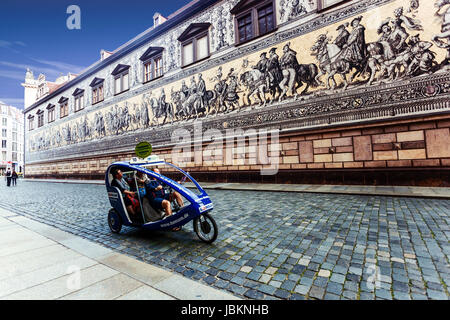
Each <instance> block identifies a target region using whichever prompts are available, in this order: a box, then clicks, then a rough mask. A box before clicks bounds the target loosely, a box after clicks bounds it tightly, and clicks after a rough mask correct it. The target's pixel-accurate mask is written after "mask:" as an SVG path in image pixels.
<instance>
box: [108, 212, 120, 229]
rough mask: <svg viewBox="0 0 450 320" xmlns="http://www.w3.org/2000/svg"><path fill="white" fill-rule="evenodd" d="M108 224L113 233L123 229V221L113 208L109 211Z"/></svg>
mask: <svg viewBox="0 0 450 320" xmlns="http://www.w3.org/2000/svg"><path fill="white" fill-rule="evenodd" d="M108 225H109V229H111V232H113V233H119V232H120V230H121V229H122V221H121V220H120V216H119V214H118V213H117V211H116V210H114V209H111V210H109V212H108Z"/></svg>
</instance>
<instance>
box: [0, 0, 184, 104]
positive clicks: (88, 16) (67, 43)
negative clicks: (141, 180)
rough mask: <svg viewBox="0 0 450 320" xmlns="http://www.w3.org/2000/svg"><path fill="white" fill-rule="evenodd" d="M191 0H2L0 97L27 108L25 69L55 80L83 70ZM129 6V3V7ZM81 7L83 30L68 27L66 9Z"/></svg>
mask: <svg viewBox="0 0 450 320" xmlns="http://www.w3.org/2000/svg"><path fill="white" fill-rule="evenodd" d="M189 2H190V1H189V0H164V1H149V0H126V1H123V0H122V1H120V0H39V1H36V0H21V1H18V0H1V1H0V101H3V102H5V103H7V104H10V105H13V106H14V107H17V108H21V109H22V108H23V87H22V86H21V85H20V84H21V83H22V82H23V81H24V77H25V71H26V68H27V67H29V68H31V69H32V70H33V72H34V75H35V77H37V76H38V75H39V74H40V73H44V74H45V75H46V77H47V80H49V81H54V80H55V79H56V78H57V77H58V76H59V75H61V74H67V73H68V72H72V73H79V72H80V71H81V70H83V69H84V68H86V67H88V66H89V65H91V64H92V63H94V62H95V61H97V60H99V57H100V50H101V49H105V50H109V51H113V50H115V49H117V48H118V47H119V46H121V45H122V44H124V43H125V42H127V41H128V40H130V39H132V38H133V37H135V36H136V35H138V34H139V33H141V32H142V31H145V30H146V29H147V28H149V27H151V26H152V25H153V14H154V13H155V12H160V13H161V14H162V15H163V16H166V17H167V16H168V15H170V14H171V13H173V12H175V11H176V10H178V9H180V8H181V7H182V6H184V5H185V4H187V3H189ZM124 4H125V5H124ZM70 5H78V6H79V7H80V9H81V30H69V29H68V28H67V26H66V20H67V19H68V17H69V16H70V14H67V13H66V10H67V7H68V6H70Z"/></svg>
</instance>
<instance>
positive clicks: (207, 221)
mask: <svg viewBox="0 0 450 320" xmlns="http://www.w3.org/2000/svg"><path fill="white" fill-rule="evenodd" d="M193 223H194V231H195V233H196V234H197V236H198V237H199V238H200V240H202V241H203V242H206V243H212V242H214V241H215V240H216V239H217V235H218V233H219V230H218V229H217V224H216V221H215V220H214V218H213V217H211V215H210V214H209V213H203V214H202V215H200V216H199V217H198V218H195V219H194V222H193Z"/></svg>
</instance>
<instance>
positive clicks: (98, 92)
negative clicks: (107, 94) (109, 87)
mask: <svg viewBox="0 0 450 320" xmlns="http://www.w3.org/2000/svg"><path fill="white" fill-rule="evenodd" d="M100 101H103V85H101V86H98V87H97V88H94V89H92V104H95V103H97V102H100Z"/></svg>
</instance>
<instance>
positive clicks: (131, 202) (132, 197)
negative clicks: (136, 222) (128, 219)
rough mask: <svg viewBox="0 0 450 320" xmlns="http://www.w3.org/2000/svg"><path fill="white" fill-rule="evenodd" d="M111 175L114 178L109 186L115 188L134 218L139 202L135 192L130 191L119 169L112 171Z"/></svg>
mask: <svg viewBox="0 0 450 320" xmlns="http://www.w3.org/2000/svg"><path fill="white" fill-rule="evenodd" d="M111 174H112V176H113V177H114V180H113V181H112V183H111V186H113V187H117V188H118V189H119V190H120V192H121V193H122V196H123V200H124V202H125V207H126V208H127V210H128V212H129V213H130V214H131V215H132V216H134V217H136V216H137V213H138V210H139V200H138V199H137V195H136V192H133V191H131V188H130V185H129V184H128V182H127V181H126V180H125V179H124V178H123V173H122V171H121V170H120V169H119V168H114V169H112V170H111Z"/></svg>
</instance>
